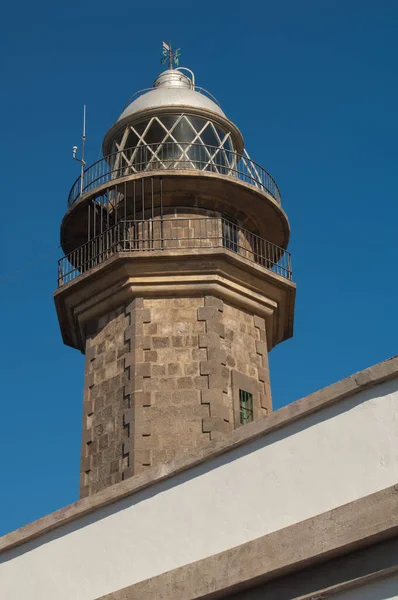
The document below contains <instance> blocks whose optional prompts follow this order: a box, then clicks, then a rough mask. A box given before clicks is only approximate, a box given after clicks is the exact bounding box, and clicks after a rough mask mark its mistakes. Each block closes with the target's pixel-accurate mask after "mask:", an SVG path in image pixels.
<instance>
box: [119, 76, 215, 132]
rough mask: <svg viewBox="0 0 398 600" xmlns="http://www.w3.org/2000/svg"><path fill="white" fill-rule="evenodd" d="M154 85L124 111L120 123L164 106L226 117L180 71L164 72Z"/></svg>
mask: <svg viewBox="0 0 398 600" xmlns="http://www.w3.org/2000/svg"><path fill="white" fill-rule="evenodd" d="M153 85H154V86H153V88H150V89H149V90H148V91H147V90H144V93H143V94H142V95H140V96H138V98H136V99H135V100H133V102H131V103H130V104H129V105H128V106H127V107H126V108H125V109H124V111H123V112H122V114H121V115H120V117H119V119H118V121H121V120H122V119H124V118H125V117H128V116H130V115H133V114H135V113H138V112H141V111H143V110H147V109H149V108H161V107H163V106H164V107H166V106H184V107H186V106H188V107H192V108H196V109H205V110H210V111H211V112H213V113H216V114H217V115H219V116H221V117H224V118H225V117H226V115H225V114H224V112H223V111H222V110H221V108H220V106H219V105H218V104H216V102H214V101H213V100H211V99H210V98H209V97H208V96H205V95H204V94H203V93H201V92H200V91H197V90H201V88H196V87H194V84H193V82H192V81H191V79H189V77H187V76H186V75H184V74H183V73H181V71H179V70H178V69H169V70H167V71H164V72H163V73H161V75H159V77H158V78H157V79H156V80H155V82H154V84H153ZM203 91H204V90H203Z"/></svg>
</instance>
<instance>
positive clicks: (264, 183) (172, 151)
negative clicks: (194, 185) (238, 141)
mask: <svg viewBox="0 0 398 600" xmlns="http://www.w3.org/2000/svg"><path fill="white" fill-rule="evenodd" d="M173 170H196V171H206V172H211V173H219V174H220V175H226V176H228V177H233V178H235V179H238V180H239V181H243V182H245V183H249V184H250V185H253V186H254V187H256V188H259V189H260V190H262V191H263V192H266V193H268V194H269V195H270V196H272V198H274V200H276V201H277V202H278V204H280V203H281V196H280V192H279V189H278V186H277V184H276V182H275V181H274V179H273V178H272V177H271V175H270V174H269V173H267V171H266V170H265V169H263V168H262V167H261V166H260V165H258V164H257V163H255V162H254V161H252V160H251V159H250V158H249V157H248V155H247V154H238V153H237V152H233V151H232V150H228V149H226V148H224V147H222V146H221V147H216V146H205V145H203V144H193V143H189V144H188V143H186V144H185V143H178V142H163V143H160V144H145V145H141V146H136V147H135V148H128V149H124V150H121V151H120V152H115V153H114V154H111V155H109V156H106V157H105V158H102V159H101V160H99V161H98V162H96V163H94V164H93V165H91V166H90V167H88V168H87V169H86V170H85V171H84V176H83V179H82V178H81V177H79V178H78V179H77V180H76V181H75V183H74V184H73V186H72V189H71V191H70V192H69V197H68V206H71V205H72V204H73V203H74V202H76V200H78V199H79V198H80V196H81V195H83V194H86V193H88V192H91V191H92V190H95V189H96V188H98V187H99V186H101V185H103V184H106V183H108V182H114V181H115V180H117V179H120V178H121V177H126V176H128V175H134V174H136V173H146V172H152V171H173Z"/></svg>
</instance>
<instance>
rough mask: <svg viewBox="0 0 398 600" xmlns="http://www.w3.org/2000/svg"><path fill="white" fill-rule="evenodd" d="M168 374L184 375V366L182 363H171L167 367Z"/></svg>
mask: <svg viewBox="0 0 398 600" xmlns="http://www.w3.org/2000/svg"><path fill="white" fill-rule="evenodd" d="M167 374H168V375H181V374H182V366H181V364H180V363H169V364H168V365H167Z"/></svg>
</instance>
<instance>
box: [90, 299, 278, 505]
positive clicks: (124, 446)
mask: <svg viewBox="0 0 398 600" xmlns="http://www.w3.org/2000/svg"><path fill="white" fill-rule="evenodd" d="M239 389H243V390H245V391H247V392H250V393H252V394H253V401H254V418H255V419H258V418H261V417H262V416H264V415H265V414H267V412H268V411H269V410H271V396H270V388H269V373H268V354H267V348H266V338H265V321H264V320H263V319H261V318H259V317H257V316H255V315H253V314H250V313H248V312H246V311H243V310H241V309H238V308H235V307H233V306H230V305H229V304H227V303H225V302H222V301H221V300H220V299H218V298H215V297H212V296H205V297H187V298H173V297H167V298H145V299H143V298H135V299H134V300H132V301H131V302H129V303H127V304H126V306H123V307H121V308H120V309H119V310H116V311H113V312H110V313H108V314H106V315H104V316H103V317H101V319H99V320H98V321H97V322H95V323H91V324H90V328H89V330H88V332H87V344H86V375H85V393H84V415H83V443H82V459H81V496H82V497H83V496H87V495H89V494H92V493H95V492H96V491H99V490H100V489H103V488H104V487H107V486H109V485H112V484H114V483H117V482H118V481H121V480H122V479H125V478H127V477H130V476H132V475H134V474H136V473H140V472H141V471H142V470H143V469H146V468H148V467H150V466H152V465H155V464H159V463H161V462H165V461H168V460H171V459H172V458H174V457H175V456H176V455H177V454H179V453H182V452H185V451H187V450H191V449H193V448H195V447H200V446H202V445H203V444H206V443H208V441H209V440H212V439H218V438H220V437H223V436H225V435H226V434H228V432H229V431H231V430H232V429H233V428H234V427H238V426H239V425H240V417H239Z"/></svg>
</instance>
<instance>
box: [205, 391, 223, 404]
mask: <svg viewBox="0 0 398 600" xmlns="http://www.w3.org/2000/svg"><path fill="white" fill-rule="evenodd" d="M223 397H224V393H223V391H222V390H220V389H218V390H210V389H207V390H202V391H201V402H202V404H211V403H213V402H214V403H218V402H220V403H222V402H223Z"/></svg>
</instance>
